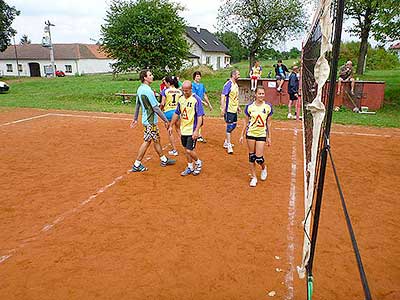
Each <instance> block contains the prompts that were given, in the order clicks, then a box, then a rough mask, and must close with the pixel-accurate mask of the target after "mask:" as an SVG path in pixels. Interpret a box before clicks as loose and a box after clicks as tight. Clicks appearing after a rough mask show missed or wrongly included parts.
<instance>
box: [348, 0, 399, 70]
mask: <svg viewBox="0 0 400 300" xmlns="http://www.w3.org/2000/svg"><path fill="white" fill-rule="evenodd" d="M345 14H346V17H347V18H349V19H354V20H355V24H353V26H352V28H351V29H349V30H348V31H349V32H351V33H352V34H354V35H356V36H358V37H359V38H360V40H361V43H360V51H359V56H358V61H357V74H360V75H361V74H363V73H364V64H365V56H366V54H367V51H368V39H369V37H370V34H372V35H373V37H374V38H375V40H377V41H378V42H380V43H382V44H385V43H388V42H390V41H393V40H398V39H400V5H399V1H398V0H347V1H346V7H345Z"/></svg>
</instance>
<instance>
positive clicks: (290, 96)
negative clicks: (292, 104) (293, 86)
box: [289, 93, 297, 101]
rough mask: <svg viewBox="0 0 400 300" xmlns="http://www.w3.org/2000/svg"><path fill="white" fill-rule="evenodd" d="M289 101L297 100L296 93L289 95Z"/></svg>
mask: <svg viewBox="0 0 400 300" xmlns="http://www.w3.org/2000/svg"><path fill="white" fill-rule="evenodd" d="M289 99H290V100H291V101H295V100H297V96H296V93H289Z"/></svg>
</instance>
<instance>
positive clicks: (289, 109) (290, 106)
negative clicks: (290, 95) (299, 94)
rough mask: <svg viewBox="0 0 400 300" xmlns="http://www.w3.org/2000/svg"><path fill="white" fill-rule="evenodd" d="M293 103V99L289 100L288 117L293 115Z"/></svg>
mask: <svg viewBox="0 0 400 300" xmlns="http://www.w3.org/2000/svg"><path fill="white" fill-rule="evenodd" d="M292 104H293V100H289V104H288V117H289V115H292Z"/></svg>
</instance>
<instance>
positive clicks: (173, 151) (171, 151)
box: [168, 149, 179, 156]
mask: <svg viewBox="0 0 400 300" xmlns="http://www.w3.org/2000/svg"><path fill="white" fill-rule="evenodd" d="M168 154H169V155H173V156H178V154H179V153H178V150H175V149H173V150H170V151H168Z"/></svg>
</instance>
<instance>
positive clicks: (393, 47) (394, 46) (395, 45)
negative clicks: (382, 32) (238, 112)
mask: <svg viewBox="0 0 400 300" xmlns="http://www.w3.org/2000/svg"><path fill="white" fill-rule="evenodd" d="M390 49H399V50H400V42H398V43H396V44H394V45H392V46H390Z"/></svg>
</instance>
